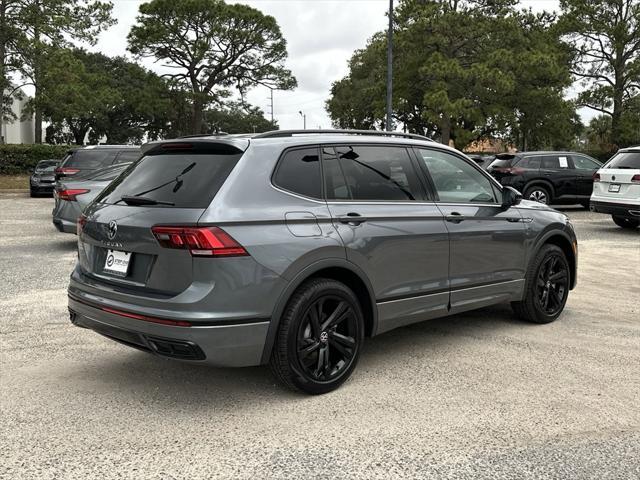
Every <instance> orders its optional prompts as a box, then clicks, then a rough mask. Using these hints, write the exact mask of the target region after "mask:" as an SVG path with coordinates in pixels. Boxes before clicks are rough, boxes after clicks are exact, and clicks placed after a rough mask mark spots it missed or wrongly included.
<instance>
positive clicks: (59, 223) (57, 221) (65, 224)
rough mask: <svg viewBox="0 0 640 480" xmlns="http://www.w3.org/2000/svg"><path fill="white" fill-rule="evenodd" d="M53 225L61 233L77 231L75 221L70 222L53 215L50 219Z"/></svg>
mask: <svg viewBox="0 0 640 480" xmlns="http://www.w3.org/2000/svg"><path fill="white" fill-rule="evenodd" d="M52 223H53V226H54V227H56V228H57V229H58V231H59V232H62V233H77V231H76V224H75V222H74V223H72V222H70V221H68V220H65V219H63V218H58V217H53V220H52Z"/></svg>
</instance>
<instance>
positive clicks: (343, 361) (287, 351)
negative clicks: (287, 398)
mask: <svg viewBox="0 0 640 480" xmlns="http://www.w3.org/2000/svg"><path fill="white" fill-rule="evenodd" d="M332 313H334V314H335V317H336V318H334V320H337V319H341V320H339V321H338V322H336V324H335V325H329V324H327V322H329V320H330V318H331V316H332ZM314 318H318V319H319V321H318V322H317V323H316V326H315V327H314V323H315V322H314ZM323 323H324V324H325V325H324V326H323ZM363 339H364V319H363V316H362V308H361V307H360V302H359V301H358V298H357V297H356V295H355V294H354V293H353V292H352V291H351V289H349V288H348V287H347V286H346V285H344V284H342V283H340V282H337V281H335V280H330V279H326V278H316V279H311V280H309V281H307V282H305V283H303V284H302V285H301V286H300V287H299V288H298V289H297V290H296V291H295V293H294V294H293V296H292V297H291V298H290V299H289V302H288V303H287V306H286V308H285V311H284V313H283V315H282V318H281V319H280V325H279V327H278V333H277V336H276V340H275V345H274V346H273V352H272V353H271V359H270V360H269V366H270V367H271V371H272V372H273V373H274V375H275V376H276V378H277V379H278V380H279V381H280V382H281V383H282V384H284V385H285V386H286V387H288V388H290V389H292V390H298V391H302V392H305V393H308V394H312V395H319V394H323V393H327V392H330V391H332V390H335V389H336V388H338V387H339V386H340V385H342V384H343V383H344V382H345V381H346V380H347V379H348V378H349V376H350V375H351V373H352V372H353V370H354V369H355V367H356V364H357V363H358V357H359V356H360V350H361V347H362V342H363ZM305 346H306V348H305ZM321 364H322V365H323V368H322V369H321V367H320V365H321Z"/></svg>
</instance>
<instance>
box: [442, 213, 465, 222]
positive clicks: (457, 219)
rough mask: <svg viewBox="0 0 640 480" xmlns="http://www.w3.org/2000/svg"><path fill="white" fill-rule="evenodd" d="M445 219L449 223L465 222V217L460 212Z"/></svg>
mask: <svg viewBox="0 0 640 480" xmlns="http://www.w3.org/2000/svg"><path fill="white" fill-rule="evenodd" d="M444 219H445V220H446V221H447V222H451V223H460V222H462V221H464V220H465V217H464V215H462V214H461V213H458V212H451V213H450V214H449V215H447V216H445V217H444Z"/></svg>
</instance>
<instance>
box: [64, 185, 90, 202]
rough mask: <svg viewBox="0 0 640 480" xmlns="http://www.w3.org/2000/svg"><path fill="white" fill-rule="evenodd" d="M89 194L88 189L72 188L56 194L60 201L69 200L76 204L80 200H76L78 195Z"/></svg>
mask: <svg viewBox="0 0 640 480" xmlns="http://www.w3.org/2000/svg"><path fill="white" fill-rule="evenodd" d="M87 192H89V190H87V189H86V188H70V189H67V190H58V191H57V192H56V193H57V195H58V198H59V199H60V200H67V201H69V202H75V201H77V200H78V199H77V198H76V197H77V196H78V195H82V194H84V193H87Z"/></svg>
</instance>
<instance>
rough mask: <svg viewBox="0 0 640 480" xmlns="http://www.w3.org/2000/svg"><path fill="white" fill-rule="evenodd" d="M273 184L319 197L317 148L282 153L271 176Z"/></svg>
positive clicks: (318, 157) (294, 191)
mask: <svg viewBox="0 0 640 480" xmlns="http://www.w3.org/2000/svg"><path fill="white" fill-rule="evenodd" d="M273 184H274V185H275V186H276V187H279V188H282V189H283V190H287V191H289V192H292V193H297V194H299V195H304V196H305V197H311V198H321V197H322V183H321V178H320V156H319V154H318V149H317V148H304V149H299V150H289V151H287V152H285V153H284V155H283V156H282V158H281V159H280V162H278V166H277V167H276V171H275V174H274V176H273Z"/></svg>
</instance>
